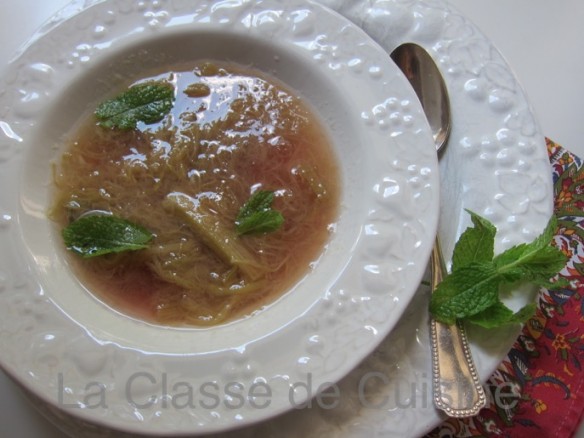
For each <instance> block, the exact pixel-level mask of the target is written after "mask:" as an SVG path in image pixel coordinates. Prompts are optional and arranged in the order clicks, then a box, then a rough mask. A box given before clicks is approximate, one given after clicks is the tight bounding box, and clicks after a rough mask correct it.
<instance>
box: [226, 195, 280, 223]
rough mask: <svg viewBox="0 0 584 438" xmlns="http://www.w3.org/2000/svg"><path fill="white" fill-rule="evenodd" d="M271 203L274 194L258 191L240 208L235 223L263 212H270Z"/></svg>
mask: <svg viewBox="0 0 584 438" xmlns="http://www.w3.org/2000/svg"><path fill="white" fill-rule="evenodd" d="M272 202H274V192H270V191H268V190H260V191H258V192H255V193H254V194H253V195H252V196H251V197H250V198H249V199H248V201H247V202H246V203H245V204H244V205H243V207H241V210H239V214H238V215H237V218H235V222H240V221H242V220H243V219H245V218H246V217H249V216H251V215H252V214H254V213H257V212H259V211H264V210H271V208H272Z"/></svg>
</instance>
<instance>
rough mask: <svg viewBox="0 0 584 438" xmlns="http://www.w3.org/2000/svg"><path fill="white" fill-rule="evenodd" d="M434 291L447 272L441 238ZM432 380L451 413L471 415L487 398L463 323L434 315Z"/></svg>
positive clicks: (436, 252) (437, 401) (438, 397)
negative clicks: (446, 322) (441, 318)
mask: <svg viewBox="0 0 584 438" xmlns="http://www.w3.org/2000/svg"><path fill="white" fill-rule="evenodd" d="M431 260H432V261H431V267H432V291H434V290H435V289H436V286H437V285H438V283H440V282H441V281H442V278H443V277H444V275H445V273H446V267H445V265H444V259H443V257H442V251H441V248H440V242H439V241H438V239H436V242H435V244H434V248H433V249H432V259H431ZM430 325H431V327H430V329H431V339H432V383H433V392H434V404H435V406H436V407H437V408H438V409H441V410H443V411H444V412H445V413H446V414H447V415H448V416H449V417H455V418H462V417H472V416H474V415H476V414H478V412H479V411H480V410H481V409H482V408H483V407H484V406H485V404H486V402H487V398H486V396H485V392H484V389H483V387H482V385H481V383H480V381H479V376H478V373H477V371H476V368H475V365H474V362H473V359H472V356H471V351H470V346H469V345H468V341H467V339H466V334H465V332H464V327H463V326H462V324H460V323H457V324H456V325H451V326H449V325H446V324H443V323H441V322H438V321H436V320H435V319H433V318H432V320H431V323H430Z"/></svg>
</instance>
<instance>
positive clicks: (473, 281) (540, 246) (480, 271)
mask: <svg viewBox="0 0 584 438" xmlns="http://www.w3.org/2000/svg"><path fill="white" fill-rule="evenodd" d="M469 214H470V215H471V219H472V222H473V227H469V228H467V229H466V231H465V232H464V233H463V234H462V235H461V236H460V238H459V240H458V241H457V243H456V246H455V248H454V252H453V257H452V260H453V263H452V272H451V273H450V274H449V275H448V276H446V277H445V278H444V280H443V281H442V282H441V283H440V284H439V285H438V287H437V289H436V291H434V293H433V294H432V298H431V300H430V312H431V313H432V315H433V316H434V318H436V320H438V321H440V322H443V323H446V324H454V323H455V322H456V320H463V321H466V322H470V323H472V324H476V325H479V326H482V327H486V328H494V327H499V326H503V325H506V324H514V323H520V322H525V321H526V320H527V319H529V318H530V317H531V316H533V313H534V312H535V304H533V303H532V304H528V305H526V306H525V307H523V308H522V309H520V310H519V311H517V312H513V311H512V310H511V309H509V308H508V307H507V306H505V304H503V302H502V301H501V299H500V290H501V289H503V288H504V287H505V286H510V285H517V284H518V283H521V282H528V283H532V284H535V285H538V286H543V287H547V288H550V289H554V288H557V287H562V286H563V285H564V284H563V282H561V281H556V282H552V281H551V280H550V279H552V278H553V277H554V276H556V275H557V273H558V272H559V271H560V270H561V269H562V268H563V267H564V266H565V264H566V261H567V259H566V255H565V254H564V253H563V252H562V251H561V250H560V249H558V248H556V247H554V246H553V245H552V238H553V236H554V232H555V230H556V227H557V220H556V217H555V216H552V217H551V218H550V220H549V222H548V224H547V226H546V228H545V230H544V231H543V233H542V234H541V235H540V236H539V237H537V238H536V239H535V240H534V241H533V242H531V243H525V244H520V245H516V246H513V247H512V248H509V249H508V250H506V251H505V252H503V253H501V254H499V255H497V256H494V245H495V235H496V228H495V226H494V225H493V224H491V223H490V222H489V221H488V220H486V219H484V218H482V217H480V216H479V215H477V214H476V213H473V212H470V211H469Z"/></svg>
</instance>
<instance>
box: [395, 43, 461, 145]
mask: <svg viewBox="0 0 584 438" xmlns="http://www.w3.org/2000/svg"><path fill="white" fill-rule="evenodd" d="M391 58H392V59H393V61H394V62H395V63H396V65H397V66H398V67H399V68H400V70H401V71H402V72H403V74H404V75H405V76H406V78H407V79H408V81H409V82H410V84H411V85H412V88H413V89H414V91H415V92H416V95H417V96H418V98H419V99H420V103H421V104H422V108H423V109H424V113H425V114H426V118H427V119H428V122H429V123H430V128H431V129H432V135H433V136H434V144H435V145H436V151H438V152H440V151H441V150H443V148H444V146H445V145H446V143H447V141H448V137H449V136H450V129H451V117H452V116H451V113H450V99H449V97H448V89H447V88H446V84H445V83H444V78H443V76H442V74H441V73H440V70H438V67H437V66H436V63H435V62H434V60H433V59H432V58H431V57H430V55H429V54H428V52H427V51H426V49H424V48H423V47H421V46H419V45H418V44H415V43H404V44H402V45H400V46H399V47H397V48H396V49H395V50H394V51H393V52H392V53H391Z"/></svg>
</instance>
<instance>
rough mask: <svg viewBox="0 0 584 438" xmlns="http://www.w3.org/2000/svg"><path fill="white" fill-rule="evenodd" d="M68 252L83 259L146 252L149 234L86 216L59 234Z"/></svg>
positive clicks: (110, 219)
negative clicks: (130, 252) (141, 250)
mask: <svg viewBox="0 0 584 438" xmlns="http://www.w3.org/2000/svg"><path fill="white" fill-rule="evenodd" d="M62 235H63V239H64V241H65V245H66V246H67V249H69V250H70V251H73V252H75V253H77V254H79V255H81V256H83V257H85V258H89V257H96V256H100V255H104V254H109V253H115V252H122V251H135V250H138V249H143V248H146V247H147V246H148V245H147V243H148V242H149V241H150V240H151V239H152V234H151V233H150V232H149V231H147V230H146V229H144V228H143V227H141V226H140V225H137V224H134V223H132V222H129V221H127V220H125V219H121V218H119V217H116V216H106V215H93V216H85V217H82V218H80V219H77V220H76V221H75V222H72V223H71V224H70V225H69V226H67V227H66V228H64V229H63V231H62Z"/></svg>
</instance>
